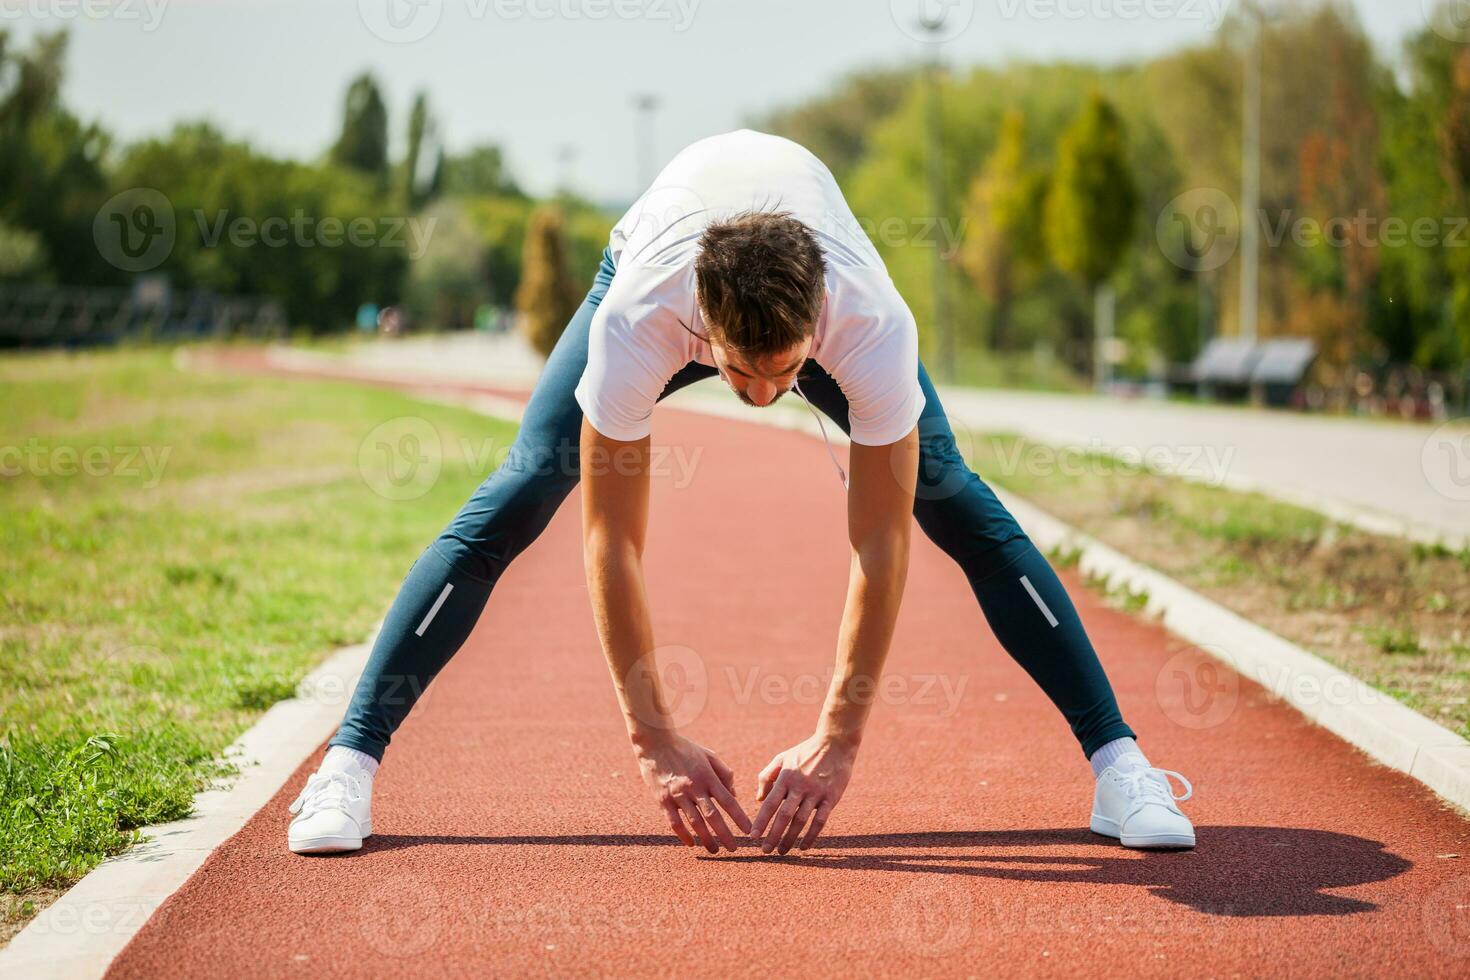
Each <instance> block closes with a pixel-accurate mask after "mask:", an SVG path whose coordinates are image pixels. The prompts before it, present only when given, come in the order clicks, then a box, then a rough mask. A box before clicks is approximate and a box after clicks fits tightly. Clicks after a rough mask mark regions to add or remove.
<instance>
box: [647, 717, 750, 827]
mask: <svg viewBox="0 0 1470 980" xmlns="http://www.w3.org/2000/svg"><path fill="white" fill-rule="evenodd" d="M633 754H634V755H635V756H636V757H637V759H638V770H639V772H641V773H642V774H643V781H644V782H645V783H647V784H648V788H649V789H650V790H652V791H653V797H654V799H655V800H657V801H658V804H659V806H661V807H663V810H664V814H665V815H666V816H667V817H668V818H669V826H670V827H672V828H673V830H674V836H675V837H677V838H679V840H681V841H683V842H684V843H685V844H687V845H688V846H690V847H693V846H694V842H695V838H696V837H697V838H698V839H699V843H700V844H702V845H704V849H705V850H706V851H709V852H710V853H711V854H718V853H719V850H720V845H721V844H724V845H725V847H726V848H728V849H729V850H731V851H733V850H735V848H736V846H737V845H736V843H735V835H734V834H732V833H730V827H729V825H728V824H727V823H726V822H725V818H724V817H723V816H721V814H720V811H721V810H724V811H725V813H726V814H729V816H730V819H731V820H733V821H734V822H735V826H737V827H739V828H740V832H741V833H743V834H749V833H750V818H749V817H747V816H746V815H745V811H744V810H742V809H741V808H740V802H739V801H738V800H736V799H735V774H734V773H732V772H731V771H730V767H729V766H727V765H725V764H724V763H723V762H721V761H720V758H719V756H717V755H715V754H714V753H713V752H711V751H710V750H709V749H707V748H705V747H704V746H702V745H700V744H698V743H697V742H693V741H691V740H689V739H687V738H685V737H684V736H682V735H678V734H676V733H674V732H662V733H659V734H657V735H653V736H651V737H643V738H635V739H634V740H633ZM686 820H687V821H688V826H687V827H686V826H685V821H686ZM691 830H692V831H693V833H692V834H691V833H690V831H691Z"/></svg>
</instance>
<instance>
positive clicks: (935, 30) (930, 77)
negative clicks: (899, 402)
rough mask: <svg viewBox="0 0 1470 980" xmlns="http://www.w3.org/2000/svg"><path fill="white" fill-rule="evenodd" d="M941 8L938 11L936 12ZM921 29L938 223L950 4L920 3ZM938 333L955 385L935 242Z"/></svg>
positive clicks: (947, 374)
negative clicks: (944, 45) (943, 53)
mask: <svg viewBox="0 0 1470 980" xmlns="http://www.w3.org/2000/svg"><path fill="white" fill-rule="evenodd" d="M936 8H937V9H936ZM920 10H921V11H922V12H921V13H920V15H919V28H920V29H921V30H923V31H924V33H925V34H927V35H929V41H928V44H929V45H930V46H931V47H930V57H929V59H928V61H927V63H926V64H925V66H924V85H925V89H926V96H927V98H926V99H925V102H926V110H927V116H928V127H927V129H928V141H929V148H928V149H929V152H928V158H929V159H928V171H929V203H930V207H931V208H932V209H933V211H934V219H935V221H936V222H939V221H945V220H947V219H948V217H949V203H948V194H947V188H946V184H945V180H944V115H943V105H942V104H941V102H940V88H939V82H940V78H939V75H940V71H941V70H942V64H941V60H940V44H941V42H942V41H943V40H944V35H943V30H944V20H945V18H946V17H947V16H948V15H949V5H948V4H938V5H934V4H920ZM933 274H934V283H933V293H934V297H933V300H934V304H933V305H934V333H935V336H936V338H937V340H938V342H939V351H938V353H939V363H938V365H937V366H938V368H939V370H938V372H937V373H938V375H939V380H941V381H944V382H946V383H953V381H954V378H955V341H954V321H953V319H952V318H951V316H950V309H949V269H948V265H947V259H946V257H945V255H944V250H943V245H942V243H941V242H940V241H936V242H935V243H934V273H933Z"/></svg>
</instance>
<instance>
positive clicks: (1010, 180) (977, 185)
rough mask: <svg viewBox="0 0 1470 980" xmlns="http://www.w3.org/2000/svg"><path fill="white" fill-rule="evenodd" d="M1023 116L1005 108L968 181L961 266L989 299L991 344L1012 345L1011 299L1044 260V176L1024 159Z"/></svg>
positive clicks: (1000, 346) (1039, 268)
mask: <svg viewBox="0 0 1470 980" xmlns="http://www.w3.org/2000/svg"><path fill="white" fill-rule="evenodd" d="M1026 155H1027V154H1026V121H1025V117H1024V116H1023V115H1022V114H1021V113H1020V112H1019V111H1015V110H1012V111H1011V112H1008V113H1006V116H1005V119H1004V120H1003V121H1002V122H1001V132H1000V142H999V144H998V145H997V146H996V148H995V152H994V153H992V154H991V155H990V158H989V159H988V160H986V161H985V167H984V169H982V170H981V171H980V173H979V175H978V176H976V178H975V181H974V182H973V183H972V184H971V185H970V195H969V201H968V203H967V205H966V213H965V216H964V224H963V227H965V228H966V229H967V231H968V233H967V234H966V236H965V241H964V244H963V245H962V246H961V248H960V265H961V267H962V268H964V270H965V272H967V273H968V274H969V276H970V278H971V279H972V280H974V282H975V285H976V286H977V287H978V288H979V290H980V291H981V292H982V293H984V294H985V296H986V298H987V299H989V300H990V302H991V305H992V308H993V310H994V315H993V317H992V320H991V323H992V326H991V331H990V346H991V347H992V348H995V349H997V350H1006V349H1009V348H1010V347H1011V304H1012V302H1013V301H1014V299H1015V296H1016V294H1017V293H1018V292H1021V291H1023V290H1025V289H1026V288H1027V287H1028V286H1029V285H1030V283H1031V281H1032V280H1033V279H1034V278H1035V275H1036V273H1037V272H1039V271H1040V270H1041V269H1042V268H1044V267H1045V264H1046V241H1045V237H1044V234H1043V228H1042V214H1043V211H1044V206H1045V202H1046V192H1047V176H1046V174H1045V173H1043V172H1041V171H1040V170H1038V169H1036V168H1035V167H1032V166H1029V165H1028V162H1027V159H1026Z"/></svg>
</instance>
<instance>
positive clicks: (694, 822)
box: [679, 796, 720, 854]
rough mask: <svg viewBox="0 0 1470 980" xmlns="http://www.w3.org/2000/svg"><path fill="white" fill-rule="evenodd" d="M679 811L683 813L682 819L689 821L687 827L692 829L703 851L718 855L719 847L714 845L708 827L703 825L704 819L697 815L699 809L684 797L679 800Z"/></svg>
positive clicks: (713, 839)
mask: <svg viewBox="0 0 1470 980" xmlns="http://www.w3.org/2000/svg"><path fill="white" fill-rule="evenodd" d="M679 809H680V810H682V811H683V813H684V819H685V820H688V821H689V826H690V827H692V828H694V833H695V836H697V837H698V838H699V842H700V843H701V844H703V845H704V849H705V850H706V851H709V852H710V853H711V854H718V853H720V845H718V844H716V843H715V838H714V835H713V834H711V833H710V831H709V827H707V826H706V825H705V822H704V817H703V816H701V815H700V813H699V807H697V806H695V805H694V801H693V800H691V799H689V798H688V797H687V796H686V797H681V798H680V799H679Z"/></svg>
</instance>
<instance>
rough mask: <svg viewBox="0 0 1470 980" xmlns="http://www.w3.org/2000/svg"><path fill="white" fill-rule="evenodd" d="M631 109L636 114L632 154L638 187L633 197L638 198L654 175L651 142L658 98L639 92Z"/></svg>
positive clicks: (652, 145)
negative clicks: (635, 130)
mask: <svg viewBox="0 0 1470 980" xmlns="http://www.w3.org/2000/svg"><path fill="white" fill-rule="evenodd" d="M633 108H634V109H635V110H636V111H637V113H638V118H637V122H636V124H635V125H636V129H637V133H636V136H635V138H634V139H635V143H636V145H635V147H634V153H635V155H636V166H637V173H638V187H637V190H636V191H635V193H634V195H633V196H634V197H638V196H639V195H641V194H642V193H643V192H644V191H645V190H647V189H648V185H649V184H651V183H653V178H654V177H655V176H657V175H656V174H655V173H654V169H653V168H654V142H653V114H654V112H656V111H657V110H658V96H656V95H651V94H649V93H647V92H640V93H639V94H637V95H635V96H633Z"/></svg>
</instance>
